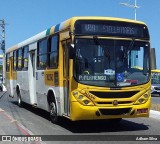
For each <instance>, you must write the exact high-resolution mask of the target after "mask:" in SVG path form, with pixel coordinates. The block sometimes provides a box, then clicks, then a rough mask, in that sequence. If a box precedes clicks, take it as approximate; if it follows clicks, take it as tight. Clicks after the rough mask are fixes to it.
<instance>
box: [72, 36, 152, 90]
mask: <svg viewBox="0 0 160 144" xmlns="http://www.w3.org/2000/svg"><path fill="white" fill-rule="evenodd" d="M75 50H76V56H75V59H74V77H75V79H76V80H77V81H78V82H79V83H82V84H87V85H93V86H102V87H123V86H131V85H140V84H144V83H146V82H148V81H149V77H150V71H149V70H150V69H149V42H144V41H137V40H134V39H132V40H119V39H116V40H113V39H100V38H93V39H89V38H88V39H86V38H85V39H84V38H76V39H75Z"/></svg>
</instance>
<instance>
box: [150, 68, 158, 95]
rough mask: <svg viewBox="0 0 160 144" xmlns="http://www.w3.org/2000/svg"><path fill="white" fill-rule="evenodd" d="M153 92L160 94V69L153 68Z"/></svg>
mask: <svg viewBox="0 0 160 144" xmlns="http://www.w3.org/2000/svg"><path fill="white" fill-rule="evenodd" d="M151 76H152V80H151V84H152V86H151V94H159V96H160V70H158V69H153V70H151Z"/></svg>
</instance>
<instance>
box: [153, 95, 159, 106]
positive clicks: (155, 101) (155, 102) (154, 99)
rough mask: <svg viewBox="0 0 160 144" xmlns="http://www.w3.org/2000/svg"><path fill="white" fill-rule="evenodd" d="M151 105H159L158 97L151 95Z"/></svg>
mask: <svg viewBox="0 0 160 144" xmlns="http://www.w3.org/2000/svg"><path fill="white" fill-rule="evenodd" d="M152 103H154V104H159V105H160V95H156V94H155V95H152Z"/></svg>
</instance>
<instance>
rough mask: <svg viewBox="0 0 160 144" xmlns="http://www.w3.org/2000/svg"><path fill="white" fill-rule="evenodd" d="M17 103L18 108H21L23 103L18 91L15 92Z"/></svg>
mask: <svg viewBox="0 0 160 144" xmlns="http://www.w3.org/2000/svg"><path fill="white" fill-rule="evenodd" d="M17 103H18V106H19V107H22V105H23V102H22V98H21V94H20V92H19V91H18V92H17Z"/></svg>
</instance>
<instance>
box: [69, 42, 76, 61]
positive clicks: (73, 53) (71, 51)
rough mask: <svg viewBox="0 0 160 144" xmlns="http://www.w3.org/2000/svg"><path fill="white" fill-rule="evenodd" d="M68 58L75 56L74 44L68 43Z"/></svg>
mask: <svg viewBox="0 0 160 144" xmlns="http://www.w3.org/2000/svg"><path fill="white" fill-rule="evenodd" d="M69 58H70V59H74V58H75V48H74V44H70V46H69Z"/></svg>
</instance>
